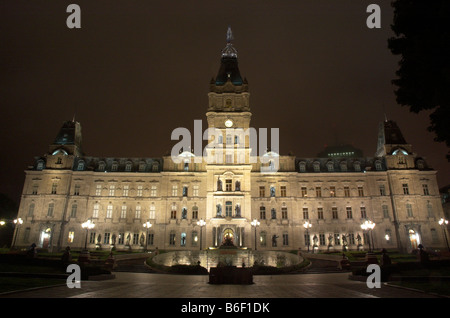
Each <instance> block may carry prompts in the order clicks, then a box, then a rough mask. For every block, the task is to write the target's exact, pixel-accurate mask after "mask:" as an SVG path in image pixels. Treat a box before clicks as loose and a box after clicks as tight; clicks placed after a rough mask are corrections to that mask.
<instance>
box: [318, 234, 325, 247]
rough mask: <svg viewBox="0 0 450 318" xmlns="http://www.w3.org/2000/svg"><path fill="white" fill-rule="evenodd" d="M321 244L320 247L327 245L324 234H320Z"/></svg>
mask: <svg viewBox="0 0 450 318" xmlns="http://www.w3.org/2000/svg"><path fill="white" fill-rule="evenodd" d="M319 243H320V245H325V244H326V243H325V234H323V233H320V234H319Z"/></svg>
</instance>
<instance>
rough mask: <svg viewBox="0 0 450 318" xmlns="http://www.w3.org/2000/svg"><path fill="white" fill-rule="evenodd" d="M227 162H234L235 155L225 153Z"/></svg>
mask: <svg viewBox="0 0 450 318" xmlns="http://www.w3.org/2000/svg"><path fill="white" fill-rule="evenodd" d="M225 162H226V163H233V155H230V154H226V155H225Z"/></svg>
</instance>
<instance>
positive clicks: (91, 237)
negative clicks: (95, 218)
mask: <svg viewBox="0 0 450 318" xmlns="http://www.w3.org/2000/svg"><path fill="white" fill-rule="evenodd" d="M89 244H95V232H91V234H90V235H89Z"/></svg>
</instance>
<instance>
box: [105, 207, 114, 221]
mask: <svg viewBox="0 0 450 318" xmlns="http://www.w3.org/2000/svg"><path fill="white" fill-rule="evenodd" d="M112 212H113V206H112V205H111V204H108V207H107V208H106V218H107V219H111V218H112Z"/></svg>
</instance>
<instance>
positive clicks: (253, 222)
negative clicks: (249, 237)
mask: <svg viewBox="0 0 450 318" xmlns="http://www.w3.org/2000/svg"><path fill="white" fill-rule="evenodd" d="M250 224H251V225H252V226H254V227H255V251H256V249H257V248H256V227H257V226H259V225H260V224H261V223H260V222H259V221H258V220H257V219H254V220H253V221H252V222H251V223H250Z"/></svg>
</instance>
